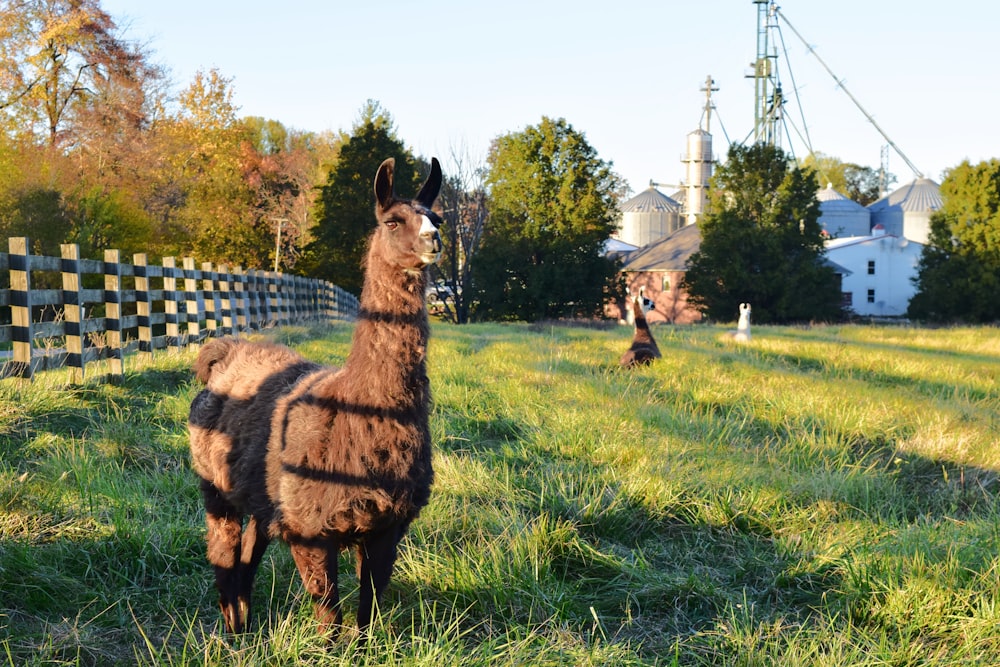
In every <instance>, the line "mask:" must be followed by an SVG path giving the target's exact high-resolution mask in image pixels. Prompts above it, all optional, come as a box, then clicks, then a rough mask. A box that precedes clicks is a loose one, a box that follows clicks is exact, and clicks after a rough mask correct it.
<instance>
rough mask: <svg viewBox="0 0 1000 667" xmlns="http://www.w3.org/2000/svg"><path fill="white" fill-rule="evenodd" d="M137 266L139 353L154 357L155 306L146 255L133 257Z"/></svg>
mask: <svg viewBox="0 0 1000 667" xmlns="http://www.w3.org/2000/svg"><path fill="white" fill-rule="evenodd" d="M132 263H133V264H134V265H135V269H134V270H135V313H136V323H137V324H138V329H139V352H141V353H143V354H145V355H146V356H150V357H151V356H153V322H152V314H153V304H152V299H151V297H150V294H149V270H148V269H149V267H148V265H147V263H146V253H144V252H140V253H136V254H135V255H132Z"/></svg>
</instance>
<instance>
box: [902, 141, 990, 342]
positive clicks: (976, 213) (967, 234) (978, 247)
mask: <svg viewBox="0 0 1000 667" xmlns="http://www.w3.org/2000/svg"><path fill="white" fill-rule="evenodd" d="M941 198H942V200H943V201H942V205H941V208H940V209H939V210H938V211H936V212H935V213H934V215H932V216H931V221H930V226H931V230H930V234H929V237H928V241H927V245H925V246H924V251H923V254H922V255H921V257H920V262H919V264H918V265H917V276H916V278H915V280H914V284H915V285H916V287H917V292H916V294H914V296H913V298H912V299H911V300H910V306H909V310H908V315H909V316H910V317H913V318H916V319H921V320H927V321H931V322H956V321H963V322H976V323H983V322H996V321H998V320H1000V299H998V298H997V293H998V292H1000V160H998V159H996V158H994V159H992V160H989V161H987V162H980V163H979V164H978V165H975V166H973V165H971V164H970V163H969V162H968V161H965V162H962V164H960V165H959V166H957V167H955V168H954V169H952V170H950V171H949V172H948V174H947V175H946V176H945V179H944V182H942V183H941Z"/></svg>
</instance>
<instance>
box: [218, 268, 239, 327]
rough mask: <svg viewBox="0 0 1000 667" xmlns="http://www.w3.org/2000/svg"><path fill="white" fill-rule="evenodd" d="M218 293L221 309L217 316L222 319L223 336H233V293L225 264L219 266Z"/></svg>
mask: <svg viewBox="0 0 1000 667" xmlns="http://www.w3.org/2000/svg"><path fill="white" fill-rule="evenodd" d="M219 292H220V297H221V299H220V301H221V305H222V309H221V310H220V311H219V315H220V316H221V318H222V333H223V335H229V336H235V335H236V331H235V330H234V329H233V292H232V285H231V283H230V281H229V267H228V266H226V265H225V264H220V265H219Z"/></svg>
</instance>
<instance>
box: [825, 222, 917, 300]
mask: <svg viewBox="0 0 1000 667" xmlns="http://www.w3.org/2000/svg"><path fill="white" fill-rule="evenodd" d="M923 249H924V246H923V244H922V243H917V242H916V241H911V240H909V239H907V238H906V237H904V236H897V235H895V234H887V233H886V231H885V228H884V227H883V226H882V225H879V224H876V225H875V226H874V227H873V228H872V235H871V236H846V237H843V238H835V239H830V240H829V241H827V242H826V256H827V258H828V259H829V260H830V261H832V262H835V263H836V264H839V265H840V266H844V267H847V268H849V269H850V271H851V272H850V274H848V275H844V276H842V278H841V291H842V292H843V295H844V305H845V306H846V307H848V308H850V309H851V310H852V311H853V312H854V313H855V314H857V315H863V316H869V317H901V316H904V315H906V309H907V306H908V305H909V303H910V299H911V298H912V297H913V295H914V293H915V292H916V288H915V286H914V285H913V283H912V281H911V279H912V278H913V277H914V276H916V275H917V262H918V261H919V260H920V255H921V253H922V252H923Z"/></svg>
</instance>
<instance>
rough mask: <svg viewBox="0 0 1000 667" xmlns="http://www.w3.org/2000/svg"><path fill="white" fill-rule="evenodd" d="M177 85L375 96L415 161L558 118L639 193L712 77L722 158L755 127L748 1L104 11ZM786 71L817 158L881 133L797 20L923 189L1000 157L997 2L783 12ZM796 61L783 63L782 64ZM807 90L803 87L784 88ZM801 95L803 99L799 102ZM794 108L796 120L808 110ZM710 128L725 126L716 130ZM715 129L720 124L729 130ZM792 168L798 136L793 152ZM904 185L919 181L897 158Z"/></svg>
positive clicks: (271, 99) (292, 2) (349, 119)
mask: <svg viewBox="0 0 1000 667" xmlns="http://www.w3.org/2000/svg"><path fill="white" fill-rule="evenodd" d="M102 7H103V8H104V9H105V11H107V12H108V13H110V14H111V15H112V17H114V18H115V20H116V22H117V23H118V24H119V25H120V26H123V27H124V28H126V34H127V36H129V37H130V38H135V39H140V40H142V41H144V42H146V43H147V45H148V47H149V48H150V49H151V50H152V51H153V53H154V58H155V59H156V60H157V61H158V62H160V63H161V64H163V65H165V66H166V67H167V68H168V69H169V70H170V73H171V79H172V81H173V83H174V86H173V90H174V91H175V92H176V91H178V90H180V89H181V88H183V87H184V86H185V85H187V84H188V83H189V82H190V81H191V79H192V78H193V76H194V74H195V72H197V71H198V70H199V69H202V70H208V69H211V68H217V69H218V70H219V71H220V72H221V73H222V74H223V75H224V76H226V77H228V78H231V79H232V80H233V88H234V91H235V101H236V103H237V104H238V105H239V106H240V114H241V115H253V116H264V117H267V118H273V119H276V120H279V121H281V122H282V123H284V124H285V125H287V126H290V127H295V128H299V129H303V130H315V131H321V130H350V129H351V127H352V126H353V125H354V123H355V121H356V120H357V118H358V115H359V112H360V110H361V108H362V107H363V106H364V104H365V101H366V100H368V99H374V100H377V101H378V102H380V103H381V105H382V107H383V108H384V109H386V110H387V111H388V112H389V113H390V114H391V115H392V117H393V119H394V121H395V124H396V129H397V133H398V135H399V137H400V138H401V139H402V140H403V142H404V143H405V144H406V145H408V146H409V147H411V148H412V149H413V150H414V151H415V152H416V153H417V154H418V155H423V156H425V157H430V156H431V155H436V156H439V157H441V158H442V161H443V164H444V166H445V168H446V169H447V166H448V161H449V156H450V155H452V154H454V153H460V154H468V155H469V156H471V157H472V158H473V159H474V160H482V159H483V158H485V155H486V151H487V149H488V147H489V143H490V141H491V140H492V139H493V138H494V137H496V136H497V135H501V134H506V133H509V132H516V131H520V130H522V129H524V128H525V127H527V126H529V125H534V124H537V123H538V122H539V121H540V120H541V118H542V117H543V116H549V117H552V118H565V119H566V120H567V121H568V122H569V123H570V124H571V125H572V126H573V127H574V129H576V130H577V131H580V132H582V133H584V134H585V135H586V137H587V141H588V142H589V143H590V145H591V146H593V148H594V149H595V150H596V151H597V153H598V155H599V157H600V158H601V159H603V160H606V161H609V162H612V163H613V165H614V169H615V171H617V172H618V173H619V174H621V175H622V176H623V177H624V178H625V179H626V180H627V181H628V182H629V184H630V185H631V187H632V189H633V191H636V192H638V191H641V190H642V189H644V188H645V187H647V186H648V184H649V181H650V180H655V181H657V182H660V183H677V182H679V181H680V180H681V179H682V178H683V176H684V169H683V165H682V164H681V162H680V159H681V155H682V153H683V152H684V150H685V145H686V137H687V134H688V133H689V132H691V131H692V130H695V129H697V128H698V125H699V121H700V119H701V115H702V107H703V105H704V93H703V92H701V90H700V88H701V87H702V86H703V84H704V81H705V79H706V77H707V76H708V75H711V76H712V77H713V78H714V80H715V84H716V86H718V88H719V90H718V92H716V93H715V94H714V101H715V105H716V109H717V111H716V114H715V115H714V116H713V120H712V126H711V131H712V134H713V135H714V152H715V153H716V154H717V155H718V156H719V157H724V156H725V153H726V149H727V147H728V141H727V138H726V137H727V136H728V140H729V141H733V142H741V141H743V140H744V139H746V137H747V136H748V135H749V133H750V132H751V131H752V129H753V110H754V89H753V81H752V79H750V78H747V77H746V74H747V73H748V72H749V71H750V63H751V62H752V61H753V60H754V58H755V55H756V39H757V6H756V5H755V4H753V2H752V1H751V0H691V1H689V2H677V1H670V0H667V1H663V0H661V1H660V2H648V1H640V0H617V1H616V2H592V1H590V0H578V1H576V2H565V1H563V0H553V1H547V0H534V1H533V2H528V1H523V0H508V1H507V2H492V3H478V2H469V1H468V0H424V1H423V2H407V1H404V0H386V1H383V2H364V1H358V0H352V1H350V2H329V1H328V0H323V1H306V0H284V2H274V1H273V0H271V1H269V2H262V1H259V0H241V1H235V0H200V1H198V2H195V1H194V0H171V2H150V1H149V0H103V1H102ZM779 7H780V10H781V13H782V14H783V15H784V17H785V18H786V19H787V22H788V23H787V24H786V23H785V22H784V21H781V20H779V25H780V26H781V36H782V37H783V43H784V47H785V48H784V49H783V48H782V45H781V43H779V44H778V49H779V68H780V72H781V78H782V82H783V84H784V88H785V93H786V96H789V97H791V98H792V100H793V103H792V106H791V107H790V108H789V109H788V114H789V117H790V118H792V119H793V120H794V122H795V124H796V126H797V127H798V128H799V131H800V132H801V131H802V127H803V124H802V120H801V117H802V116H804V118H805V127H807V128H808V132H809V136H810V137H811V140H812V146H813V149H814V150H817V151H820V152H822V153H825V154H827V155H832V156H835V157H838V158H840V159H842V160H845V161H850V162H856V163H858V164H861V165H865V166H870V167H873V168H877V167H878V166H879V163H880V159H881V158H880V155H881V150H882V146H884V145H886V143H887V142H886V141H885V139H883V137H882V136H881V135H880V134H879V132H878V131H877V130H876V129H875V128H874V127H873V125H872V124H871V123H869V121H868V120H866V119H865V117H864V115H863V114H862V113H861V111H859V110H858V108H857V107H856V106H855V105H854V103H853V102H852V101H851V100H850V98H849V97H848V96H847V95H846V94H845V93H844V91H843V90H842V89H840V88H839V87H838V85H837V82H836V81H835V80H834V79H833V78H832V77H831V76H830V74H828V73H827V72H826V71H825V70H824V69H823V68H822V66H821V65H820V63H819V61H818V60H817V59H816V58H815V57H814V56H813V55H812V54H810V53H809V51H808V50H807V49H806V47H805V46H804V45H803V44H802V42H801V41H800V40H799V39H798V37H796V36H795V34H794V33H793V32H792V30H791V29H790V26H791V27H794V28H795V29H796V30H797V31H798V32H799V33H801V34H802V36H803V37H804V38H805V39H806V40H808V42H809V44H810V45H811V46H812V47H813V48H814V49H815V50H816V53H818V54H819V56H820V57H821V58H822V59H823V60H824V61H825V62H826V64H827V65H828V66H829V67H830V68H831V69H832V70H833V72H834V73H835V74H836V75H837V77H838V79H839V80H841V81H843V83H844V86H845V87H846V88H847V89H848V90H849V91H850V93H851V94H852V95H853V96H854V97H855V98H857V100H858V101H859V102H860V103H861V105H862V106H863V107H864V108H865V109H866V110H867V111H868V112H869V113H870V114H871V115H872V116H874V118H875V120H876V122H877V123H878V125H879V126H880V127H881V128H882V129H883V130H884V131H885V133H886V134H887V135H888V136H889V138H890V139H892V141H893V142H894V143H895V144H896V145H897V146H898V147H899V148H900V149H901V150H902V152H903V153H904V154H905V155H906V156H907V157H908V158H909V159H910V161H911V162H913V163H914V164H915V165H916V167H917V168H918V169H919V170H920V171H921V172H922V173H923V174H924V175H926V176H928V177H930V178H933V179H935V180H937V181H939V182H940V180H941V176H942V171H943V170H945V169H947V168H950V167H953V166H955V165H957V164H959V163H960V162H961V161H962V160H965V159H968V160H970V161H972V162H973V163H976V162H979V161H981V160H986V159H990V158H992V157H1000V120H998V118H1000V75H998V74H997V66H998V63H1000V3H992V2H990V3H984V2H979V1H978V0H977V1H974V0H952V1H951V2H947V3H942V2H931V1H929V0H913V1H910V2H905V3H897V2H886V1H880V0H874V1H873V0H841V1H840V2H816V0H787V2H783V3H779ZM786 50H787V54H786V52H785V51H786ZM792 79H794V87H795V88H797V89H798V94H797V95H795V93H794V91H793V85H792ZM796 98H797V99H798V100H800V102H801V112H800V110H799V106H797V105H795V104H794V101H795V99H796ZM800 113H801V116H800ZM720 122H721V124H720ZM723 129H724V130H725V131H724V132H723ZM784 147H785V148H786V149H791V150H792V152H793V153H794V154H795V155H797V156H800V157H801V156H802V155H804V154H805V153H806V149H805V145H804V143H803V142H802V141H801V140H800V139H799V138H797V137H793V139H792V141H791V142H789V141H787V140H785V141H784ZM889 169H890V171H891V172H892V173H894V174H895V175H896V176H897V179H898V183H899V184H901V183H906V182H908V181H910V180H912V179H913V178H914V174H913V172H912V171H911V170H910V168H909V167H908V166H907V165H906V164H905V162H904V161H903V159H902V158H900V157H899V155H898V154H896V153H895V152H894V151H890V155H889Z"/></svg>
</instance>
